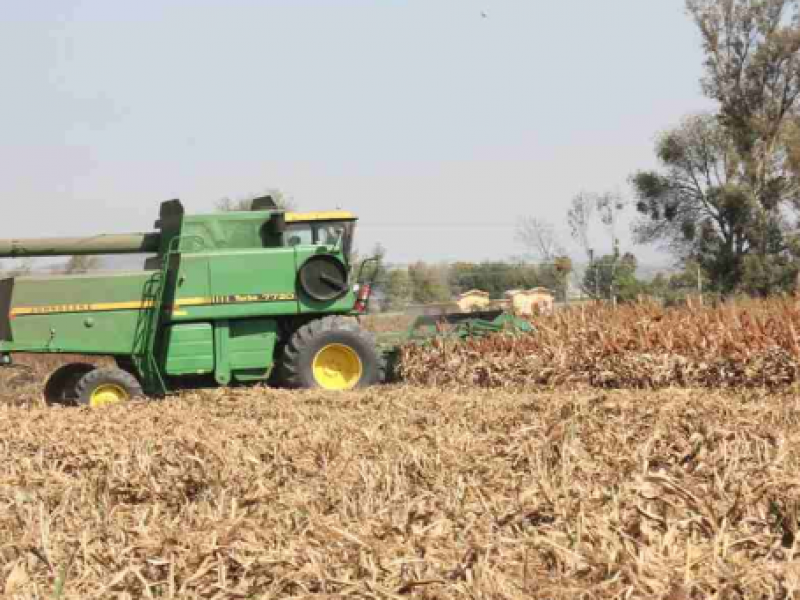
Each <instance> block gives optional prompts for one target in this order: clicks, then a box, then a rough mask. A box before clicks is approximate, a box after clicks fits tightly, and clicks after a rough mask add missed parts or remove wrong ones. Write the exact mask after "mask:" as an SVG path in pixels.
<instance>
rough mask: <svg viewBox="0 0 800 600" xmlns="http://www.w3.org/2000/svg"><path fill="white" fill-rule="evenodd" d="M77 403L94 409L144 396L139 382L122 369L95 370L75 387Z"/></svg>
mask: <svg viewBox="0 0 800 600" xmlns="http://www.w3.org/2000/svg"><path fill="white" fill-rule="evenodd" d="M76 391H77V395H78V403H79V404H83V405H85V406H91V407H92V408H96V407H99V406H107V405H110V404H120V403H122V402H127V401H128V400H132V399H133V398H139V397H141V396H144V393H143V392H142V385H141V384H140V383H139V381H138V380H137V379H136V377H134V376H133V375H131V374H130V373H128V372H127V371H123V370H122V369H95V370H94V371H91V372H89V373H87V374H86V375H84V376H83V377H82V378H81V379H80V381H78V385H77V386H76Z"/></svg>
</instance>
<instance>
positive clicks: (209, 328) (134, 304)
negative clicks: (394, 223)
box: [0, 197, 524, 406]
mask: <svg viewBox="0 0 800 600" xmlns="http://www.w3.org/2000/svg"><path fill="white" fill-rule="evenodd" d="M356 222H357V218H356V217H355V215H353V214H351V213H348V212H344V211H333V212H319V213H290V212H286V211H284V210H282V209H281V208H279V207H278V206H277V205H276V204H275V203H274V202H273V201H272V199H271V198H269V197H264V198H259V199H257V200H255V201H254V202H253V207H252V210H251V211H237V212H230V213H216V214H211V215H192V216H190V215H185V214H184V209H183V206H182V205H181V203H180V202H179V201H178V200H172V201H169V202H164V203H163V204H162V205H161V212H160V216H159V220H158V221H157V222H156V224H155V227H156V229H157V231H156V232H154V233H139V234H124V235H100V236H95V237H89V238H53V239H40V240H6V241H0V258H26V257H50V256H76V255H106V254H150V255H153V256H152V257H151V258H149V259H148V260H147V262H146V263H145V269H144V270H143V271H138V272H125V273H111V274H109V273H102V274H85V275H50V276H26V277H17V278H13V279H5V280H2V281H0V365H3V366H12V365H13V355H14V353H39V354H45V353H46V354H52V353H61V354H77V355H94V356H106V357H111V358H113V360H114V364H116V367H96V366H95V365H92V364H88V363H75V364H68V365H65V366H63V367H61V368H59V369H58V370H56V371H55V372H54V373H52V374H51V376H50V377H49V379H48V381H47V383H46V385H45V389H44V394H45V399H46V400H47V401H48V402H49V403H53V404H67V405H75V404H83V405H90V406H100V405H105V404H113V403H118V402H123V401H125V400H128V399H130V398H134V397H138V396H145V395H147V396H163V395H166V394H168V393H171V392H173V391H176V390H179V389H186V388H200V387H208V386H228V385H233V384H237V383H238V384H247V383H254V382H269V383H271V384H278V385H283V386H286V387H291V388H322V389H327V390H349V389H353V388H360V387H366V386H370V385H373V384H375V383H378V382H379V381H381V380H382V378H383V377H384V374H383V371H384V369H385V368H386V365H387V364H388V363H389V362H391V360H392V358H393V357H396V354H397V347H398V345H399V344H402V343H404V342H405V341H409V340H412V341H416V340H418V339H419V335H418V333H415V332H417V331H418V329H419V326H420V325H424V324H426V323H427V322H428V320H429V319H430V318H422V319H420V320H418V322H417V323H415V324H414V325H413V326H412V329H411V330H410V331H409V332H408V333H407V334H406V335H401V336H395V337H392V338H391V341H390V342H387V341H386V340H384V341H380V340H376V339H375V337H374V336H373V335H371V334H370V333H369V332H367V331H365V330H364V329H363V328H362V327H361V326H360V324H359V320H358V317H359V316H360V315H363V314H364V313H365V312H366V310H367V307H368V304H369V300H370V294H371V290H372V286H371V284H370V282H364V281H361V273H359V274H358V276H357V277H355V276H354V275H355V274H354V273H353V267H352V265H351V263H350V261H351V249H352V247H353V236H354V230H355V225H356ZM370 260H372V259H370ZM368 262H369V261H365V262H364V263H362V271H363V270H364V269H363V267H364V265H365V264H367V263H368ZM482 317H483V318H482ZM454 319H455V320H456V321H458V323H457V324H456V326H455V329H454V331H455V332H456V333H457V334H458V335H462V336H463V335H466V333H465V332H470V331H474V332H476V333H477V334H478V335H482V334H485V333H487V332H491V331H499V330H501V329H502V328H503V327H505V325H507V323H506V321H505V319H506V317H505V316H504V315H502V314H501V313H499V312H497V313H493V314H492V315H474V316H471V317H470V319H468V320H466V321H465V320H464V318H463V316H461V315H458V316H456V317H454ZM523 326H524V324H523ZM430 335H436V334H435V333H431V334H430Z"/></svg>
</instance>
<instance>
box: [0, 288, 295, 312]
mask: <svg viewBox="0 0 800 600" xmlns="http://www.w3.org/2000/svg"><path fill="white" fill-rule="evenodd" d="M295 299H296V297H295V295H294V294H258V295H236V296H212V297H197V298H181V299H179V300H176V301H175V302H173V303H172V304H170V305H169V306H166V307H165V308H168V309H179V308H182V307H185V306H219V305H222V304H239V303H244V302H248V303H253V302H291V301H294V300H295ZM153 306H154V303H153V301H152V300H138V301H131V302H99V303H94V304H58V305H51V306H25V307H16V308H12V309H11V312H9V316H10V317H12V318H13V317H23V316H26V315H49V314H55V313H76V312H108V311H115V310H142V309H145V308H153ZM180 314H185V313H184V312H183V311H181V312H180Z"/></svg>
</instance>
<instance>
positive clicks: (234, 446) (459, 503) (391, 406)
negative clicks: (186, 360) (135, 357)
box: [0, 371, 800, 600]
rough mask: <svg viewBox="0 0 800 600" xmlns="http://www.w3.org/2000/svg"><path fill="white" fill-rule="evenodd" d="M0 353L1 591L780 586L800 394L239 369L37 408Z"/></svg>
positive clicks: (788, 563) (677, 594)
mask: <svg viewBox="0 0 800 600" xmlns="http://www.w3.org/2000/svg"><path fill="white" fill-rule="evenodd" d="M2 373H3V374H2V375H0V593H2V592H3V591H4V592H5V595H6V597H9V598H11V597H18V598H265V599H266V598H308V597H319V598H341V597H354V598H355V597H358V598H441V599H444V598H492V599H495V598H496V599H501V598H503V599H504V598H542V599H544V598H581V597H583V598H665V599H666V598H669V599H671V600H678V599H688V598H711V597H716V598H789V597H796V596H795V595H796V594H797V590H798V589H800V557H798V556H797V549H798V545H800V541H798V539H797V531H798V507H800V488H799V487H798V486H799V485H800V478H798V463H799V462H800V433H798V427H797V425H798V422H800V396H797V395H794V394H791V393H789V392H781V393H767V392H763V391H758V390H750V391H726V392H713V391H709V390H669V389H667V390H662V391H659V392H647V391H615V392H604V391H600V390H584V391H555V392H540V393H533V392H529V393H511V392H506V391H496V390H494V391H492V390H486V391H473V392H465V393H456V392H446V391H441V390H435V389H425V388H415V387H406V386H397V387H382V388H373V389H371V390H369V391H364V392H355V393H347V394H329V393H318V392H303V393H296V392H286V391H277V390H269V389H263V388H254V389H246V390H236V391H230V390H228V391H225V390H219V391H207V392H200V393H188V394H184V395H182V396H180V397H175V398H170V399H166V400H163V401H153V402H136V403H131V404H128V405H123V406H116V407H108V408H105V409H100V410H90V409H86V408H45V407H43V406H42V404H41V401H40V400H39V398H38V389H39V387H38V386H39V383H40V376H41V375H40V373H38V372H36V371H34V372H31V373H29V374H27V375H26V374H25V372H22V371H20V372H9V371H3V372H2Z"/></svg>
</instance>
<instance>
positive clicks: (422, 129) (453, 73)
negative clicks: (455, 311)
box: [0, 0, 709, 262]
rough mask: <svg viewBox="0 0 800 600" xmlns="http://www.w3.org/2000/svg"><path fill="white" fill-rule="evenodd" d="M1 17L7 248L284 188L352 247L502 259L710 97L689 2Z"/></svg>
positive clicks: (428, 4)
mask: <svg viewBox="0 0 800 600" xmlns="http://www.w3.org/2000/svg"><path fill="white" fill-rule="evenodd" d="M0 10H2V18H0V71H1V72H2V73H3V85H2V94H0V106H1V107H2V110H1V111H0V165H2V168H0V202H1V204H0V206H1V207H2V213H0V214H2V216H0V237H11V236H36V235H62V234H63V235H67V234H90V233H97V232H104V231H109V232H123V231H129V230H130V231H136V230H149V229H150V228H151V226H152V222H153V220H154V219H155V216H156V213H157V207H158V203H159V202H160V201H161V200H165V199H169V198H173V197H179V198H181V199H182V200H183V202H184V204H185V205H186V206H187V208H188V210H190V211H192V212H201V211H207V210H208V209H210V207H211V206H212V205H213V203H214V201H215V200H217V199H219V198H220V197H222V196H226V195H227V196H232V197H238V196H243V195H245V194H248V193H253V192H260V191H262V190H264V189H265V188H268V187H277V188H280V189H283V190H284V191H286V192H287V193H289V194H291V195H292V196H293V197H294V198H295V199H296V201H297V202H298V203H299V204H300V206H301V208H303V209H307V210H317V209H326V208H335V207H337V206H340V207H342V208H345V209H350V210H353V211H355V212H357V213H358V214H359V215H360V216H361V219H362V221H361V224H360V231H359V242H358V246H359V247H360V248H361V249H368V248H370V247H371V246H372V245H373V244H374V243H375V242H377V241H379V240H380V241H382V242H383V243H384V244H385V246H386V247H387V248H388V250H389V256H390V258H391V259H392V260H394V261H403V262H404V261H410V260H415V259H429V260H445V259H461V260H480V259H484V258H504V257H507V256H509V255H512V254H519V253H521V252H522V251H523V248H522V247H520V246H519V244H518V243H517V242H516V241H515V240H514V223H515V221H516V219H517V218H518V217H519V216H521V215H530V216H538V217H540V218H544V219H548V220H550V221H551V222H553V223H554V224H555V225H556V226H557V227H558V228H559V229H561V230H562V231H563V235H564V237H565V241H567V239H566V238H568V236H567V233H566V228H565V225H564V223H565V211H566V207H567V204H568V203H569V200H570V198H571V197H572V196H573V195H574V194H576V193H577V192H579V191H581V190H598V191H602V190H607V189H618V190H620V191H622V192H625V193H628V186H627V178H628V176H629V175H630V174H631V173H632V172H633V171H635V170H636V169H639V168H647V167H651V166H653V165H654V160H653V153H652V145H653V138H654V135H655V134H656V133H657V132H658V131H659V130H661V129H664V128H666V127H669V126H671V125H674V124H676V123H677V122H678V120H679V119H680V118H681V116H682V115H684V114H686V113H687V112H690V111H695V110H698V109H702V108H704V107H707V106H709V103H708V101H707V100H705V99H704V98H703V97H702V95H701V93H700V86H699V82H698V79H699V77H700V75H701V72H702V68H701V61H702V54H701V52H700V46H699V39H698V36H697V34H696V32H695V29H694V26H693V24H692V23H691V21H690V20H689V18H688V17H687V16H686V15H685V13H684V8H683V0H571V1H567V0H550V1H545V0H408V1H403V0H341V1H340V0H249V1H246V0H224V1H223V0H218V1H209V0H206V1H203V0H183V1H178V0H172V1H167V0H159V1H155V0H137V1H135V2H123V1H121V0H118V1H110V0H85V1H79V0H49V1H45V0H39V1H36V2H24V1H20V0H18V1H12V0H5V1H3V2H1V3H0ZM482 11H485V12H486V13H488V18H482V16H481V12H482ZM598 244H600V242H599V241H598ZM601 249H602V247H601ZM637 252H639V253H640V254H641V255H642V256H643V257H644V258H645V259H646V261H647V262H653V261H656V260H663V259H660V258H659V257H658V256H657V254H656V253H655V252H654V251H652V250H650V251H646V250H644V251H643V250H637ZM576 256H577V253H576Z"/></svg>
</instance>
